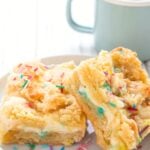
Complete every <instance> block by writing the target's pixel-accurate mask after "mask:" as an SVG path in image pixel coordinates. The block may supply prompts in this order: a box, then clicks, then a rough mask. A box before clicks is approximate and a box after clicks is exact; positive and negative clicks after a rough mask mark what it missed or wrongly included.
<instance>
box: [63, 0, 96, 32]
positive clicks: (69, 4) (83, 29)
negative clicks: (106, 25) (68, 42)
mask: <svg viewBox="0 0 150 150" xmlns="http://www.w3.org/2000/svg"><path fill="white" fill-rule="evenodd" d="M71 10H72V0H68V1H67V11H66V16H67V21H68V23H69V25H70V26H71V27H72V28H73V29H74V30H76V31H78V32H83V33H93V32H94V27H93V28H91V27H87V26H82V25H79V24H78V23H76V22H75V21H74V20H73V18H72V14H71Z"/></svg>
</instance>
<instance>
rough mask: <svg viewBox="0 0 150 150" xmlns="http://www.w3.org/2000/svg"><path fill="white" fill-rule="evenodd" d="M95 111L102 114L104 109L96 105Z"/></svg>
mask: <svg viewBox="0 0 150 150" xmlns="http://www.w3.org/2000/svg"><path fill="white" fill-rule="evenodd" d="M97 112H98V114H99V115H104V109H103V108H102V107H98V108H97Z"/></svg>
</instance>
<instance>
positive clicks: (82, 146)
mask: <svg viewBox="0 0 150 150" xmlns="http://www.w3.org/2000/svg"><path fill="white" fill-rule="evenodd" d="M86 58H89V56H81V55H66V56H54V57H47V58H43V59H41V62H43V63H44V64H46V65H50V64H58V63H62V62H65V61H70V60H74V61H75V62H76V63H77V64H78V63H79V62H80V61H81V60H84V59H86ZM7 76H8V75H5V76H3V77H2V78H1V79H0V98H1V96H2V93H3V90H4V87H5V83H6V79H7ZM90 133H91V132H89V133H87V134H86V136H85V138H84V139H83V140H82V141H81V142H80V143H77V144H74V145H73V146H70V147H63V146H50V145H27V144H26V145H2V146H1V147H0V150H100V148H99V147H98V146H97V144H96V139H95V134H94V133H91V134H90ZM142 150H150V136H148V137H147V138H146V139H145V140H144V141H143V142H142Z"/></svg>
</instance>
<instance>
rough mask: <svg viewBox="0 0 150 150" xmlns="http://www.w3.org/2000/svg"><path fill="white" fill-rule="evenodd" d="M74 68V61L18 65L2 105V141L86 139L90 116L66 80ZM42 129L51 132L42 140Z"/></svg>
mask: <svg viewBox="0 0 150 150" xmlns="http://www.w3.org/2000/svg"><path fill="white" fill-rule="evenodd" d="M74 68H75V65H74V63H73V62H67V63H64V64H61V65H53V66H50V67H48V66H45V65H44V64H41V63H24V64H19V65H18V66H17V67H15V68H14V70H13V72H12V73H11V75H10V76H9V79H8V82H7V87H6V92H5V95H4V97H3V100H2V105H1V107H0V113H1V116H0V122H1V124H0V141H1V143H28V142H30V140H31V142H33V143H38V144H41V143H47V144H64V145H70V144H72V143H74V142H78V141H80V140H81V139H82V137H83V136H84V133H85V128H86V125H85V122H86V119H85V116H84V114H83V112H82V111H81V108H80V106H79V105H78V104H77V102H76V99H75V97H74V96H72V95H71V94H70V93H69V92H68V91H67V90H66V89H65V86H66V85H65V83H64V79H65V78H66V77H67V76H68V75H69V74H70V73H71V72H72V70H73V69H74ZM9 123H10V125H9V126H8V124H9ZM5 126H8V127H7V128H6V127H5ZM41 132H46V133H47V134H46V135H45V137H44V138H42V139H40V136H38V135H39V134H40V133H41ZM12 137H14V138H12ZM59 137H60V138H59ZM61 137H64V139H63V140H62V138H61Z"/></svg>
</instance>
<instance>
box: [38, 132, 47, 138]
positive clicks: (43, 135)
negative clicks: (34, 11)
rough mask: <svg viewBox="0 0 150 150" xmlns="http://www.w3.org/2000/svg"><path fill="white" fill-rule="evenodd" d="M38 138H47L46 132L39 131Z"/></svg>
mask: <svg viewBox="0 0 150 150" xmlns="http://www.w3.org/2000/svg"><path fill="white" fill-rule="evenodd" d="M39 136H40V138H45V137H46V136H47V132H46V131H41V132H40V134H39Z"/></svg>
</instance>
